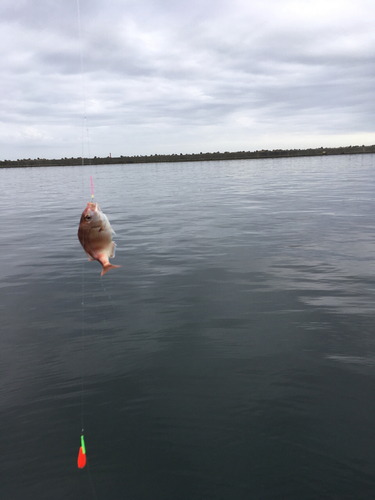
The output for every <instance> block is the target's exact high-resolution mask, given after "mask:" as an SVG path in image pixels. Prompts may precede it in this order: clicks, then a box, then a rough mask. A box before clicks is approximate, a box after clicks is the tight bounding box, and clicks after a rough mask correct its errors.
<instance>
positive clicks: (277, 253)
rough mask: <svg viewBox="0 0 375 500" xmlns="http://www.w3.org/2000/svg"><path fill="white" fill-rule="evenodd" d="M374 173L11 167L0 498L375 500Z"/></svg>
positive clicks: (330, 162)
mask: <svg viewBox="0 0 375 500" xmlns="http://www.w3.org/2000/svg"><path fill="white" fill-rule="evenodd" d="M374 167H375V156H374V155H353V156H335V157H319V158H295V159H277V160H258V161H256V160H255V161H254V160H253V161H251V160H245V161H230V162H202V163H186V164H184V163H176V164H150V165H131V166H127V165H122V166H120V165H119V166H101V167H83V168H80V167H74V168H70V167H68V168H32V169H1V170H0V184H1V191H0V195H1V214H2V217H1V220H2V231H1V234H2V236H1V240H0V245H1V261H0V310H1V324H0V359H1V364H0V376H1V385H0V421H1V425H0V435H1V439H0V446H1V452H0V471H1V480H0V498H1V499H2V500H34V499H35V500H44V499H46V500H47V499H48V500H51V499H52V500H54V499H64V500H66V499H80V500H86V499H88V500H89V499H92V498H97V499H98V500H101V499H111V500H117V499H118V500H122V499H134V500H159V499H160V500H176V499H183V500H185V499H186V500H190V499H236V500H241V499H244V500H247V499H257V500H258V499H259V500H275V499H286V500H291V499H296V500H297V499H298V500H301V499H303V500H307V499H319V500H322V499H330V500H332V499H340V500H343V499H344V500H345V499H356V500H358V499H373V498H374V491H375V425H374V424H375V343H374V340H375V321H374V320H375V311H374V298H375V267H374V262H375V260H374V258H375V243H374V242H375V225H374V213H375V197H374V193H375V169H374ZM90 175H92V176H93V179H94V188H95V199H96V201H98V202H99V205H100V207H101V209H102V210H103V212H105V213H106V214H107V216H108V218H109V220H110V221H111V223H112V226H113V228H114V229H115V231H116V233H117V237H116V238H115V241H116V242H117V245H118V246H117V252H116V258H115V259H113V263H115V264H121V265H122V267H121V268H120V269H117V270H114V271H110V272H109V273H107V274H106V275H105V276H104V277H103V278H101V277H100V269H101V266H100V265H99V264H98V263H97V262H88V261H87V259H86V256H85V254H84V252H83V250H82V248H81V247H80V245H79V242H78V239H77V229H78V222H79V219H80V215H81V212H82V211H83V209H84V208H85V206H86V202H87V201H90V195H91V190H90ZM82 401H83V405H82ZM82 410H83V411H82ZM82 418H83V425H84V428H85V441H86V448H87V460H88V466H86V468H85V469H83V470H79V469H78V468H77V455H78V449H79V446H80V433H81V427H82V423H81V422H82Z"/></svg>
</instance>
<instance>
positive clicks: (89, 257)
mask: <svg viewBox="0 0 375 500" xmlns="http://www.w3.org/2000/svg"><path fill="white" fill-rule="evenodd" d="M86 255H87V258H88V259H89V261H90V262H91V261H93V260H95V259H93V258H92V257H91V255H90V254H89V253H87V252H86Z"/></svg>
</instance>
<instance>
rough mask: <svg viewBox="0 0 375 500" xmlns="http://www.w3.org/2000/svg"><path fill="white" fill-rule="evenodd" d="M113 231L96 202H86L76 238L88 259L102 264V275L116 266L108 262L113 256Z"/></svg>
mask: <svg viewBox="0 0 375 500" xmlns="http://www.w3.org/2000/svg"><path fill="white" fill-rule="evenodd" d="M114 234H115V232H114V231H113V229H112V226H111V224H110V223H109V220H108V218H107V216H106V215H105V214H103V212H102V211H101V210H100V208H99V206H98V204H97V203H91V202H89V203H87V207H86V208H85V210H84V211H83V212H82V215H81V220H80V223H79V228H78V239H79V241H80V243H81V245H82V247H83V249H84V251H85V252H86V254H87V257H88V259H89V260H97V261H98V262H100V263H101V265H102V266H103V269H102V274H101V275H102V276H103V274H105V273H106V272H107V271H109V270H110V269H114V268H116V267H121V266H115V265H113V264H111V263H110V262H109V258H112V257H114V256H115V248H116V243H115V242H114V241H112V236H113V235H114Z"/></svg>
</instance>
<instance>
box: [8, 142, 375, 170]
mask: <svg viewBox="0 0 375 500" xmlns="http://www.w3.org/2000/svg"><path fill="white" fill-rule="evenodd" d="M364 153H375V145H372V146H365V145H362V146H346V147H338V148H323V147H320V148H310V149H273V150H266V149H262V150H260V151H237V152H232V153H231V152H229V151H225V152H224V153H220V152H219V151H217V152H216V153H202V152H200V153H190V154H189V153H188V154H182V153H180V154H167V155H163V154H155V155H149V156H117V157H112V156H111V155H110V156H107V157H97V156H94V157H93V158H82V157H78V158H60V159H55V160H51V159H47V158H36V159H31V158H27V159H18V160H3V161H0V167H51V166H79V165H83V164H84V165H111V164H133V163H166V162H184V161H185V162H186V161H212V160H248V159H262V158H289V157H298V156H324V155H342V154H364Z"/></svg>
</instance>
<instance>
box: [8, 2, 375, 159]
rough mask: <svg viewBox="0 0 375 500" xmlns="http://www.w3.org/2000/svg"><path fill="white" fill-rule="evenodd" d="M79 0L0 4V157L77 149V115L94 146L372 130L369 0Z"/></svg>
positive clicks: (179, 147)
mask: <svg viewBox="0 0 375 500" xmlns="http://www.w3.org/2000/svg"><path fill="white" fill-rule="evenodd" d="M73 4H74V5H73ZM79 6H80V9H79V13H78V12H77V5H76V4H75V2H73V3H69V2H58V3H57V4H56V2H53V1H52V0H51V1H50V0H40V1H39V2H35V1H32V0H23V1H22V2H17V4H15V3H14V2H10V1H9V0H4V2H3V3H2V5H1V7H0V11H1V20H2V21H1V30H2V38H1V40H0V48H1V52H2V54H4V56H3V58H2V60H1V61H0V68H1V72H2V83H1V90H2V92H1V95H2V97H1V107H2V114H1V121H0V130H2V131H3V134H2V136H1V139H0V144H1V150H2V152H3V153H2V155H3V157H4V158H16V157H20V154H21V153H22V155H24V156H25V157H32V156H33V155H34V154H36V153H35V152H36V151H37V154H36V156H39V157H61V156H63V157H65V156H67V157H70V156H79V155H80V151H81V144H80V142H81V139H80V138H81V127H82V120H83V116H84V115H86V116H87V123H88V127H89V133H90V138H91V143H92V144H91V146H90V150H91V153H92V155H97V156H101V155H107V154H108V152H109V151H111V152H112V154H113V155H121V154H123V155H127V154H152V153H175V152H176V153H179V152H197V151H198V152H199V151H202V150H208V151H209V150H213V151H218V150H220V151H221V150H224V149H225V150H238V149H239V150H249V149H261V148H262V147H268V148H271V149H272V148H279V147H285V148H290V147H311V146H321V145H327V146H328V145H337V146H339V145H344V144H342V143H341V142H340V141H342V140H344V139H343V138H345V140H348V141H349V144H351V143H358V142H360V143H366V140H365V139H368V138H370V137H371V134H372V133H373V132H374V123H375V120H374V118H375V116H374V114H375V113H374V106H373V104H372V103H373V102H374V88H375V85H374V83H375V82H374V76H375V75H374V67H375V66H374V54H375V50H374V49H375V32H374V30H373V24H374V21H375V19H374V17H375V15H374V14H375V4H373V3H372V2H370V1H369V0H359V1H358V2H357V3H355V4H353V3H352V2H348V1H346V0H339V1H336V0H326V1H324V2H323V1H320V0H311V1H310V2H305V1H302V0H295V1H285V2H280V1H279V0H263V1H253V2H248V0H246V1H245V0H233V1H231V2H229V0H217V1H213V0H212V1H211V0H200V1H195V0H192V1H190V2H187V1H185V0H182V1H180V2H175V1H172V0H144V1H142V2H136V1H125V2H123V1H120V0H108V1H106V2H103V1H102V0H94V1H88V0H80V2H79ZM364 12H366V16H364V15H363V13H364ZM79 19H80V29H79V23H78V20H79ZM80 35H81V36H80ZM81 55H82V58H81ZM81 63H82V67H83V70H84V71H83V75H82V74H81ZM27 131H29V132H28V133H27ZM30 131H34V132H33V133H31V132H30ZM361 137H363V140H362V141H361V140H359V141H358V139H359V138H361ZM322 139H325V140H323V144H322V143H321V142H322ZM373 142H374V141H373V140H370V143H373ZM345 144H347V143H345ZM38 147H39V149H38Z"/></svg>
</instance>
